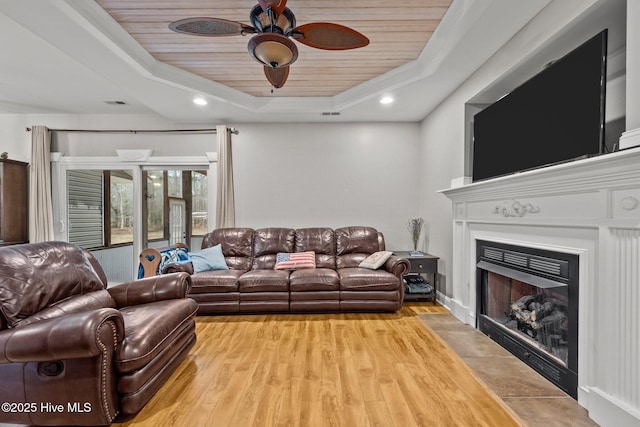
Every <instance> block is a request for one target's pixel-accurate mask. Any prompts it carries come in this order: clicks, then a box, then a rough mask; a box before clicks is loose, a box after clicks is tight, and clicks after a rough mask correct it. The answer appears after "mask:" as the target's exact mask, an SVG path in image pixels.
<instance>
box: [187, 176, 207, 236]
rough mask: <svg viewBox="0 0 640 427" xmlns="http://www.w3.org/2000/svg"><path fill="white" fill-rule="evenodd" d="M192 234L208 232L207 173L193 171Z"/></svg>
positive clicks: (197, 234)
mask: <svg viewBox="0 0 640 427" xmlns="http://www.w3.org/2000/svg"><path fill="white" fill-rule="evenodd" d="M191 198H192V200H191V206H192V209H191V235H193V236H204V235H205V234H207V231H208V229H207V173H206V172H204V171H193V172H191Z"/></svg>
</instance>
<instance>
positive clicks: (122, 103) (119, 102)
mask: <svg viewBox="0 0 640 427" xmlns="http://www.w3.org/2000/svg"><path fill="white" fill-rule="evenodd" d="M104 103H105V104H109V105H127V103H126V102H124V101H104Z"/></svg>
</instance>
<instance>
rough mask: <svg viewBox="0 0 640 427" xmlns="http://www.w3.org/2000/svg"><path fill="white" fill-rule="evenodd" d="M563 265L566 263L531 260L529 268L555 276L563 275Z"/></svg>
mask: <svg viewBox="0 0 640 427" xmlns="http://www.w3.org/2000/svg"><path fill="white" fill-rule="evenodd" d="M562 264H566V262H562V261H555V260H551V259H550V260H544V259H540V258H531V259H530V260H529V268H531V269H532V270H538V271H542V272H545V273H548V274H553V275H555V276H561V275H562Z"/></svg>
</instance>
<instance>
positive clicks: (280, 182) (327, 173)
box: [233, 123, 420, 250]
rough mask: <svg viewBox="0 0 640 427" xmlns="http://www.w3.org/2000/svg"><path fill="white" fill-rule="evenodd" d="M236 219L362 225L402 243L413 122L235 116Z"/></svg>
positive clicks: (409, 200) (414, 206)
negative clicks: (242, 119) (246, 120)
mask: <svg viewBox="0 0 640 427" xmlns="http://www.w3.org/2000/svg"><path fill="white" fill-rule="evenodd" d="M236 127H237V128H238V130H239V131H240V134H239V135H237V136H234V137H233V163H234V174H235V188H236V210H237V215H236V223H237V225H239V226H246V227H253V228H260V227H292V228H297V227H332V228H337V227H343V226H350V225H368V226H372V227H375V228H377V229H378V230H379V231H382V232H383V233H384V234H385V240H386V243H387V248H388V249H390V250H406V249H409V248H410V245H411V240H410V237H409V233H408V232H407V230H406V221H407V220H408V219H409V218H413V217H415V216H416V215H417V213H418V197H417V196H418V171H417V166H418V141H419V139H420V137H419V135H420V127H419V124H418V123H395V124H391V123H366V124H350V123H340V124H292V125H281V124H277V125H275V124H274V125H270V124H238V125H236Z"/></svg>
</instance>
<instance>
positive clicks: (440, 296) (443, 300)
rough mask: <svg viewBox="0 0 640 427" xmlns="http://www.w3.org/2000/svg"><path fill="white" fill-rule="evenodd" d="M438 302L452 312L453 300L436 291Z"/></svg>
mask: <svg viewBox="0 0 640 427" xmlns="http://www.w3.org/2000/svg"><path fill="white" fill-rule="evenodd" d="M436 301H438V303H439V304H440V305H441V306H443V307H444V308H446V309H447V310H449V311H451V298H449V297H448V296H446V295H445V294H443V293H442V292H440V291H436Z"/></svg>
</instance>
